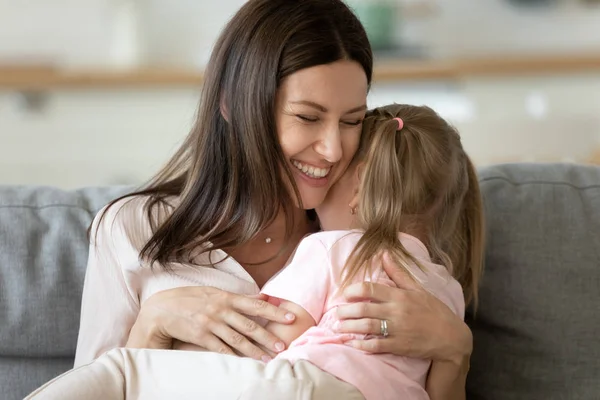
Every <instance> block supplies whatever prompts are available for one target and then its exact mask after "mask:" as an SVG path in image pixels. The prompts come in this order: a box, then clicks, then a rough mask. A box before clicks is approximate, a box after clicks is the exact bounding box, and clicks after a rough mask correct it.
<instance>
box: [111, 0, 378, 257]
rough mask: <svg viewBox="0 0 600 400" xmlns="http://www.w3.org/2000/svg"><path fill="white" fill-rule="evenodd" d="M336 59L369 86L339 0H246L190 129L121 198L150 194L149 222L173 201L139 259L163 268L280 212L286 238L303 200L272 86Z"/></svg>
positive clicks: (361, 40) (216, 57)
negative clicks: (352, 66) (146, 179)
mask: <svg viewBox="0 0 600 400" xmlns="http://www.w3.org/2000/svg"><path fill="white" fill-rule="evenodd" d="M339 60H352V61H356V62H358V63H359V64H360V65H361V66H362V68H363V69H364V71H365V74H366V76H367V81H368V83H369V84H370V83H371V76H372V70H373V65H372V64H373V57H372V53H371V47H370V44H369V41H368V39H367V35H366V33H365V30H364V28H363V26H362V25H361V23H360V22H359V20H358V19H357V18H356V16H355V15H354V14H353V12H352V11H351V10H350V9H349V8H348V7H347V6H346V5H345V4H344V2H342V1H340V0H250V1H248V2H247V3H246V4H245V5H244V6H243V7H242V8H241V9H240V10H239V11H238V12H237V13H236V14H235V15H234V16H233V18H232V19H231V21H230V22H229V23H228V24H227V26H226V27H225V29H224V30H223V32H222V33H221V35H220V37H219V39H218V40H217V42H216V45H215V47H214V50H213V53H212V56H211V59H210V61H209V63H208V66H207V69H206V73H205V81H204V85H203V89H202V95H201V101H200V107H199V111H198V117H197V121H196V123H195V125H194V127H193V128H192V131H191V133H190V134H189V135H188V137H187V139H186V140H185V142H184V143H183V145H182V146H181V148H179V150H178V151H177V152H176V154H175V155H174V156H173V157H172V158H171V160H170V161H169V162H168V163H167V164H166V166H165V167H164V168H163V169H162V170H161V171H160V172H159V173H158V174H157V175H156V176H155V177H154V178H153V179H152V180H151V181H150V183H149V184H148V185H146V186H145V187H144V188H143V189H142V190H140V191H137V192H135V193H132V194H130V195H128V196H137V195H143V196H147V197H148V201H147V202H146V211H147V216H148V218H149V220H150V221H151V223H152V221H153V218H152V215H153V209H154V208H155V207H158V206H161V205H165V204H167V202H168V200H169V198H171V197H177V198H178V201H177V205H176V206H174V209H173V210H172V212H171V213H170V215H169V216H168V218H167V219H166V220H165V221H164V222H162V223H160V224H153V225H154V226H152V231H153V235H152V237H151V238H150V239H149V241H148V242H147V243H146V245H145V247H144V248H143V249H142V251H141V256H142V257H143V258H148V259H150V261H151V262H152V264H154V262H158V263H159V264H160V265H161V266H162V267H163V268H168V266H167V265H168V263H169V262H172V261H178V260H181V259H182V258H183V257H185V256H186V255H189V254H190V252H191V251H196V250H198V249H200V251H201V252H206V251H209V250H210V248H212V249H223V248H229V249H231V248H236V247H237V246H240V245H242V244H244V243H247V242H248V241H249V240H250V239H252V238H253V237H254V236H255V235H256V234H257V233H259V232H260V231H261V230H263V229H264V228H266V227H267V226H268V225H269V224H270V223H271V222H272V221H273V220H274V219H275V217H276V216H277V214H278V212H279V211H280V210H281V209H283V212H284V213H285V217H286V226H287V232H286V239H287V240H286V241H288V240H289V238H290V236H291V234H292V232H291V230H292V228H293V226H294V223H293V222H294V221H293V218H292V215H293V207H294V204H298V203H299V202H300V196H299V195H298V190H297V188H296V187H295V185H294V180H293V178H292V175H291V171H290V170H289V169H288V167H287V164H286V162H285V158H284V155H283V153H282V150H281V147H280V144H279V141H278V135H277V131H276V124H275V97H276V92H277V89H278V87H279V86H280V83H281V81H282V80H283V79H285V78H286V77H287V76H289V75H291V74H293V73H295V72H296V71H299V70H301V69H304V68H309V67H313V66H317V65H322V64H329V63H332V62H335V61H339ZM282 170H283V174H282V172H281V171H282ZM286 182H290V183H291V185H292V186H293V190H294V192H295V193H293V194H291V193H289V191H288V189H287V187H288V186H287V185H286ZM292 195H295V197H296V198H297V202H295V201H294V198H293V196H292ZM125 197H127V196H125ZM118 200H120V199H118ZM113 204H114V203H113ZM208 243H210V244H211V246H210V248H209V246H208Z"/></svg>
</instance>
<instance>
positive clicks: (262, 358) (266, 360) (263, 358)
mask: <svg viewBox="0 0 600 400" xmlns="http://www.w3.org/2000/svg"><path fill="white" fill-rule="evenodd" d="M260 359H261V360H263V362H266V363H268V362H269V361H271V360H272V358H271V357H269V356H262V357H261V358H260Z"/></svg>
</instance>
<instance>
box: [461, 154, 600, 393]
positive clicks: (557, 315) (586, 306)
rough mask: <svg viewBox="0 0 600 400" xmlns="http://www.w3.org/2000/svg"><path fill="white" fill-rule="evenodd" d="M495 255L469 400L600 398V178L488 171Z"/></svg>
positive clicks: (555, 169)
mask: <svg viewBox="0 0 600 400" xmlns="http://www.w3.org/2000/svg"><path fill="white" fill-rule="evenodd" d="M480 181H481V187H482V191H483V196H484V200H485V207H486V217H487V235H488V236H487V251H486V265H485V272H484V278H483V281H482V284H481V289H480V307H479V310H478V312H477V315H476V318H473V317H472V313H471V314H470V315H468V321H469V323H470V325H471V327H472V330H473V334H474V351H473V356H472V362H471V372H470V373H469V378H468V382H467V388H468V394H469V396H468V397H469V399H472V400H473V399H486V400H500V399H502V400H504V399H512V400H519V399H523V400H525V399H527V400H532V399H570V400H578V399H582V400H583V399H592V398H598V395H599V394H600V341H599V340H598V333H599V332H600V289H599V288H600V168H598V167H592V166H589V167H582V166H574V165H501V166H494V167H490V168H484V169H482V170H481V171H480Z"/></svg>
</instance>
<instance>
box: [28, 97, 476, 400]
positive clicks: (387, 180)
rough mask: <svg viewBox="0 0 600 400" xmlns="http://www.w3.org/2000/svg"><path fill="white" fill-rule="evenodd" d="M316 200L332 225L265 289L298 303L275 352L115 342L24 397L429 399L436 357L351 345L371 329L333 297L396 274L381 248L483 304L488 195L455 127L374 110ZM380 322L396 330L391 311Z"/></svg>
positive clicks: (422, 276)
mask: <svg viewBox="0 0 600 400" xmlns="http://www.w3.org/2000/svg"><path fill="white" fill-rule="evenodd" d="M317 213H318V215H319V219H320V221H321V224H322V227H323V229H324V230H325V231H324V232H320V233H316V234H313V235H311V236H308V237H307V238H305V239H304V240H303V241H302V242H301V243H300V245H299V246H298V248H297V249H296V252H295V254H294V255H293V257H292V260H291V261H290V263H289V264H288V266H287V267H286V268H285V269H284V270H282V271H281V272H280V273H279V274H278V275H276V276H275V277H274V278H272V280H270V281H269V282H268V283H267V284H266V285H265V286H264V288H263V290H262V292H263V293H264V294H265V295H268V296H269V299H270V302H272V303H275V304H278V305H279V306H281V307H284V308H287V309H289V310H290V311H292V312H293V313H295V315H296V321H295V323H294V324H292V325H285V324H277V323H272V322H271V323H269V324H268V325H267V329H268V330H269V331H271V332H273V333H275V334H276V335H277V336H279V337H280V338H282V339H284V341H285V342H286V344H289V348H288V349H287V350H285V351H283V352H281V353H279V354H277V355H276V356H275V358H274V359H273V360H271V361H269V362H266V363H262V362H260V361H256V360H252V359H249V358H238V357H233V356H225V355H219V354H214V353H195V352H177V351H166V350H131V349H116V350H112V351H110V352H108V353H106V354H105V355H103V356H102V357H100V358H99V359H97V360H96V361H95V362H93V363H91V364H88V365H87V366H84V367H81V368H78V369H75V370H73V371H71V372H68V373H66V374H64V375H62V376H61V377H59V378H57V379H56V380H54V381H51V382H50V383H48V384H47V385H45V386H44V387H42V388H40V389H39V390H38V391H36V392H34V393H33V394H32V395H30V397H28V398H29V399H67V400H68V399H75V398H85V399H101V398H102V399H107V398H145V399H150V398H156V399H158V398H179V399H187V398H189V399H192V398H195V399H197V398H205V399H219V400H220V399H258V398H260V399H265V398H273V399H288V398H289V399H329V398H344V399H362V398H366V399H367V400H380V399H398V398H400V399H411V400H413V399H428V398H429V397H428V394H427V391H426V389H427V388H426V387H425V385H426V378H427V373H428V370H429V368H430V365H431V362H430V361H428V360H420V359H411V358H406V357H399V356H395V355H393V354H368V353H365V352H363V351H361V350H358V349H355V348H354V347H353V346H352V344H353V340H355V339H359V340H360V339H364V338H365V336H366V335H363V334H360V333H357V334H341V333H339V319H338V318H337V316H336V308H337V306H339V305H341V304H345V303H347V301H346V300H345V299H344V298H343V296H341V292H342V289H343V288H344V287H346V286H348V285H350V284H353V283H356V282H373V283H379V284H386V285H390V286H392V285H393V283H392V281H391V280H390V279H389V278H388V277H387V275H386V274H385V272H384V271H383V269H382V267H381V265H382V260H383V259H384V258H388V259H390V260H391V261H392V262H394V263H395V264H396V265H401V266H402V268H403V269H404V270H405V272H406V273H407V274H408V275H409V276H410V277H411V278H412V279H413V280H414V282H415V290H420V288H422V289H424V290H428V291H429V292H431V293H432V294H433V295H435V296H436V297H438V298H439V299H440V300H442V301H443V302H444V303H445V304H446V305H447V306H448V307H449V308H450V309H451V310H452V311H453V312H454V313H456V314H457V315H459V316H460V317H462V316H463V314H464V308H465V299H466V302H467V303H468V302H471V301H473V302H474V303H475V304H476V301H477V283H478V280H479V276H480V274H481V269H482V258H483V215H482V204H481V198H480V193H479V187H478V183H477V177H476V173H475V169H474V167H473V165H472V163H471V161H470V160H469V158H468V157H467V155H466V154H465V152H464V150H463V148H462V145H461V142H460V137H459V135H458V133H457V132H456V130H455V129H453V128H452V127H451V126H450V125H449V124H448V123H446V122H445V121H444V120H443V119H442V118H440V117H439V116H438V115H437V114H436V113H435V112H434V111H433V110H431V109H430V108H427V107H416V106H409V105H390V106H387V107H382V108H378V109H375V110H372V111H370V112H369V113H368V114H367V116H366V118H365V120H364V124H363V134H362V138H361V147H360V149H359V151H358V153H357V155H356V157H355V159H354V160H353V162H352V163H351V164H350V166H349V167H348V170H347V171H346V172H345V174H344V175H343V177H342V178H341V179H340V181H339V182H338V183H337V184H336V185H335V186H334V187H333V188H332V189H331V190H330V192H329V193H328V196H327V199H326V201H325V202H324V203H323V204H322V205H321V206H320V207H319V208H318V209H317ZM368 306H369V304H367V307H368ZM371 322H372V323H373V324H376V325H377V327H378V330H379V332H380V336H383V337H386V336H387V335H388V333H389V330H390V326H389V325H388V321H386V320H381V321H379V320H372V321H371ZM357 330H359V331H360V330H363V331H364V332H370V331H372V329H371V327H363V328H360V327H359V328H357ZM433 392H435V391H433Z"/></svg>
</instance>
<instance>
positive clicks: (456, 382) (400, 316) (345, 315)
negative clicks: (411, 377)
mask: <svg viewBox="0 0 600 400" xmlns="http://www.w3.org/2000/svg"><path fill="white" fill-rule="evenodd" d="M383 266H384V269H385V271H386V273H387V274H388V276H389V277H390V278H391V279H392V280H393V281H394V283H395V284H396V286H397V287H396V288H394V287H389V286H384V285H378V284H369V283H363V284H358V285H352V286H350V287H348V288H347V289H346V291H345V292H344V294H345V296H346V298H347V299H348V300H349V301H351V302H352V301H354V302H355V303H353V304H348V305H344V306H340V307H338V316H339V317H340V319H342V323H341V325H340V329H339V331H340V332H358V333H366V334H375V335H379V334H380V326H381V320H383V319H385V320H386V321H387V322H388V331H389V336H388V337H387V338H383V337H381V338H379V339H371V340H357V341H350V342H348V343H347V344H349V345H351V346H353V347H355V348H358V349H361V350H364V351H368V352H372V353H392V354H396V355H401V356H406V357H412V358H420V359H429V360H432V362H433V363H432V367H431V370H430V374H429V376H428V382H427V385H426V389H427V391H428V392H429V391H431V393H429V395H430V397H431V398H432V399H455V398H456V399H462V398H464V397H465V385H464V383H465V379H466V374H467V372H468V368H469V362H468V360H469V358H470V355H471V351H472V348H473V337H472V334H471V331H470V330H469V327H468V326H467V325H466V323H465V322H464V321H463V319H462V315H463V314H464V300H463V298H462V290H461V289H460V286H459V285H458V283H457V282H453V286H454V287H453V288H452V289H451V290H450V293H449V294H451V296H446V298H445V301H446V302H447V303H448V305H447V304H445V303H444V302H443V301H441V300H440V299H438V298H437V297H436V296H434V295H432V294H431V293H430V292H428V291H427V290H425V289H424V288H423V287H422V286H421V285H420V284H418V283H416V282H415V281H414V280H412V279H410V277H408V276H407V274H406V273H404V272H403V271H401V270H400V269H398V268H396V267H395V266H394V265H393V264H391V262H390V260H389V259H386V257H384V264H383ZM455 292H456V293H455ZM450 297H452V298H454V301H451V300H449V299H450ZM365 300H368V301H369V302H364V301H365ZM449 305H450V306H452V309H451V308H450V307H449Z"/></svg>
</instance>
